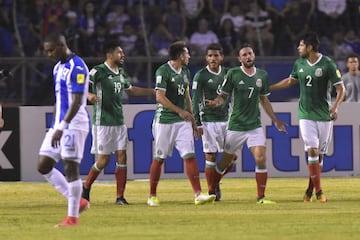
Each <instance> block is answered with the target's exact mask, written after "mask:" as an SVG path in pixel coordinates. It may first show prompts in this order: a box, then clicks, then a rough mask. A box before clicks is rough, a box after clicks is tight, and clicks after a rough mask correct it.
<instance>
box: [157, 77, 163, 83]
mask: <svg viewBox="0 0 360 240" xmlns="http://www.w3.org/2000/svg"><path fill="white" fill-rule="evenodd" d="M161 80H162V76H156V84H160V83H161Z"/></svg>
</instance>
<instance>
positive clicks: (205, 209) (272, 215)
mask: <svg viewBox="0 0 360 240" xmlns="http://www.w3.org/2000/svg"><path fill="white" fill-rule="evenodd" d="M306 185H307V179H305V178H270V179H269V180H268V187H267V197H268V198H269V199H271V200H275V201H277V204H276V205H257V204H255V197H256V187H255V179H253V178H250V179H243V178H240V179H235V178H225V179H223V180H222V184H221V188H222V192H223V198H222V201H221V202H219V203H215V204H210V205H203V206H195V205H194V202H193V201H194V197H193V194H192V192H191V188H190V184H189V182H188V181H187V180H165V179H162V180H161V181H160V184H159V188H158V197H159V199H160V201H161V206H159V207H152V208H150V207H148V206H147V205H146V199H147V195H148V191H149V183H148V182H147V181H129V182H128V185H127V190H126V198H127V200H128V201H129V202H130V204H131V205H129V206H116V205H115V204H114V201H115V183H113V182H105V183H100V182H97V183H95V184H94V185H93V189H92V194H91V208H90V209H89V210H87V211H86V212H84V213H83V214H82V215H81V218H80V226H79V227H72V228H54V225H55V224H57V223H59V222H60V221H61V220H63V218H64V217H65V216H66V214H67V210H66V200H65V199H64V198H63V197H62V196H61V195H60V194H59V193H58V192H56V191H55V190H54V189H53V188H52V186H50V185H49V184H47V183H25V182H14V183H8V182H0V236H1V237H0V238H1V239H4V240H5V239H6V240H12V239H14V240H15V239H16V240H23V239H24V240H26V239H31V240H35V239H36V240H39V239H46V240H60V239H61V240H63V239H74V240H78V239H86V240H92V239H94V240H95V239H96V240H111V239H119V240H125V239H139V240H142V239H156V240H170V239H199V240H202V239H204V240H208V239H231V240H232V239H254V240H255V239H256V240H258V239H287V240H288V239H326V240H332V239H336V240H338V239H341V240H343V239H359V234H360V227H359V226H360V204H359V199H360V178H355V177H354V178H323V180H322V185H323V189H324V192H325V193H326V195H327V197H328V199H329V202H328V203H326V204H320V203H303V202H302V197H303V193H304V190H305V186H306ZM202 186H203V188H204V189H205V188H206V184H205V182H204V181H202Z"/></svg>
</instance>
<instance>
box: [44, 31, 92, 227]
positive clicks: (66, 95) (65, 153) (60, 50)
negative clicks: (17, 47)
mask: <svg viewBox="0 0 360 240" xmlns="http://www.w3.org/2000/svg"><path fill="white" fill-rule="evenodd" d="M44 51H45V53H46V54H47V55H48V57H49V58H51V59H54V60H55V61H58V62H57V64H56V65H55V66H54V69H53V79H54V86H55V99H56V100H55V101H56V102H55V113H54V120H53V125H52V127H51V128H50V129H49V131H48V132H47V133H46V135H45V138H44V140H43V143H42V145H41V148H40V151H39V164H38V171H39V172H40V173H41V174H42V175H43V176H44V177H45V179H46V180H47V181H48V182H49V183H51V185H53V186H54V187H55V189H56V190H58V191H59V192H60V193H61V194H62V195H63V196H65V197H66V198H67V199H68V214H67V215H68V216H67V217H66V218H65V220H64V221H62V222H61V223H60V224H58V225H57V226H59V227H66V226H76V225H78V224H79V213H80V212H81V211H83V210H85V209H86V208H88V207H89V202H88V201H86V200H84V199H82V200H81V193H82V181H81V178H80V162H81V159H82V158H83V153H84V147H85V141H86V137H87V135H88V132H89V127H90V119H89V115H88V112H87V111H86V98H87V92H88V83H89V70H88V67H87V66H86V64H85V62H84V61H83V60H82V59H81V58H80V57H78V56H77V55H75V54H74V53H72V52H71V50H70V49H69V48H68V46H67V44H66V40H65V37H64V36H63V35H61V34H59V33H53V34H51V35H48V36H47V37H46V38H45V41H44ZM60 159H62V160H63V164H64V172H65V176H66V178H65V177H64V175H63V174H62V173H61V172H60V171H59V170H57V169H56V168H55V167H54V166H55V164H56V163H57V162H58V161H59V160H60Z"/></svg>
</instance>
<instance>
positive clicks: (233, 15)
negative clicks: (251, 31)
mask: <svg viewBox="0 0 360 240" xmlns="http://www.w3.org/2000/svg"><path fill="white" fill-rule="evenodd" d="M226 19H230V20H231V21H232V22H233V25H234V30H235V32H236V34H237V35H238V36H237V38H238V39H243V38H244V32H245V16H244V14H243V12H242V9H241V5H240V4H234V5H232V6H231V8H230V12H226V13H225V14H224V15H223V16H222V17H221V19H220V25H222V23H223V22H224V20H226Z"/></svg>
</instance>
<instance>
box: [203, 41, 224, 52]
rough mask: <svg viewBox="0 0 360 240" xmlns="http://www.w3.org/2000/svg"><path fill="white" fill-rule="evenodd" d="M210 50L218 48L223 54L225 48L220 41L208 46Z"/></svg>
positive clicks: (207, 48)
mask: <svg viewBox="0 0 360 240" xmlns="http://www.w3.org/2000/svg"><path fill="white" fill-rule="evenodd" d="M208 50H216V51H219V52H220V53H221V54H224V49H223V47H222V46H221V45H220V44H219V43H211V44H209V45H208V46H207V47H206V52H207V51H208Z"/></svg>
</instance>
